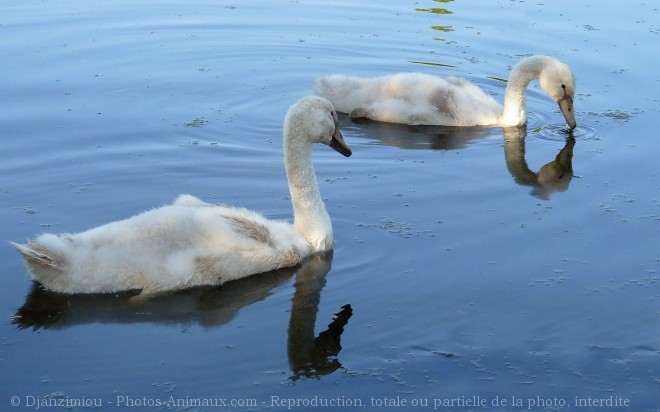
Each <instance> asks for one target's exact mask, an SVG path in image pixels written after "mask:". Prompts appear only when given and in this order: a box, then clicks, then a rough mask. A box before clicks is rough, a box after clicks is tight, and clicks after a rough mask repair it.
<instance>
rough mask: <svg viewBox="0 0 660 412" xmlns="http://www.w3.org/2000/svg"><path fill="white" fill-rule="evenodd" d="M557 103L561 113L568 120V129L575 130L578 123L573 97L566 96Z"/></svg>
mask: <svg viewBox="0 0 660 412" xmlns="http://www.w3.org/2000/svg"><path fill="white" fill-rule="evenodd" d="M557 103H559V110H561V113H562V114H563V115H564V118H565V119H566V126H568V129H569V130H573V129H575V127H576V126H577V123H576V122H575V112H574V111H573V97H571V96H567V95H564V97H562V98H561V99H559V101H558V102H557Z"/></svg>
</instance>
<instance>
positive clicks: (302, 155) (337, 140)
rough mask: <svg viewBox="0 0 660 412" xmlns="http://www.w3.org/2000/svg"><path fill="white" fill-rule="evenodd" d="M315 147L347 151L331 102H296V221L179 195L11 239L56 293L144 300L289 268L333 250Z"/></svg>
mask: <svg viewBox="0 0 660 412" xmlns="http://www.w3.org/2000/svg"><path fill="white" fill-rule="evenodd" d="M313 143H324V144H326V145H329V146H330V147H332V148H333V149H335V150H336V151H337V152H339V153H341V154H342V155H344V156H346V157H348V156H350V155H351V149H350V148H349V147H348V145H347V144H346V142H345V141H344V139H343V137H342V135H341V132H340V130H339V121H338V118H337V114H336V112H335V110H334V108H333V107H332V104H331V103H330V102H329V101H328V100H326V99H324V98H322V97H319V96H307V97H304V98H302V99H300V100H298V101H297V102H296V103H295V104H293V105H292V106H291V107H290V108H289V110H288V111H287V113H286V117H285V119H284V164H285V169H286V175H287V179H288V182H289V190H290V193H291V202H292V205H293V215H294V219H293V224H291V223H289V222H284V221H275V220H268V219H266V218H265V217H263V216H262V215H260V214H258V213H256V212H253V211H250V210H247V209H244V208H238V207H232V206H226V205H213V204H209V203H206V202H203V201H202V200H200V199H198V198H196V197H194V196H191V195H185V194H184V195H180V196H179V197H178V198H177V199H176V200H175V202H174V203H173V204H171V205H166V206H162V207H159V208H156V209H152V210H149V211H146V212H143V213H141V214H138V215H136V216H133V217H131V218H128V219H126V220H121V221H116V222H111V223H108V224H105V225H102V226H99V227H96V228H93V229H90V230H87V231H85V232H81V233H77V234H60V235H55V234H51V233H46V234H42V235H40V236H38V237H37V238H35V239H34V240H31V241H29V242H28V243H27V244H23V245H22V244H18V243H14V242H10V243H11V245H12V246H14V247H15V248H16V249H17V250H18V251H19V252H20V253H21V255H22V256H23V258H24V260H25V262H26V264H27V267H28V270H29V273H30V274H31V276H32V278H33V279H35V280H37V281H38V282H39V283H41V284H42V285H43V286H44V287H45V288H46V289H50V290H53V291H56V292H62V293H107V292H117V291H122V290H134V289H140V290H141V292H140V295H139V296H150V295H149V294H153V293H158V292H163V291H168V290H174V289H183V288H187V287H191V286H197V285H216V284H222V283H224V282H227V281H231V280H234V279H239V278H242V277H246V276H249V275H253V274H257V273H263V272H267V271H271V270H275V269H279V268H284V267H290V266H295V265H297V264H298V263H300V262H301V261H302V260H303V259H304V258H305V257H307V256H309V255H312V254H314V253H316V252H321V251H328V250H331V249H332V248H333V245H334V241H333V236H332V225H331V223H330V217H329V216H328V212H327V211H326V208H325V205H324V204H323V200H322V199H321V195H320V193H319V188H318V184H317V181H316V175H315V173H314V167H313V165H312V144H313Z"/></svg>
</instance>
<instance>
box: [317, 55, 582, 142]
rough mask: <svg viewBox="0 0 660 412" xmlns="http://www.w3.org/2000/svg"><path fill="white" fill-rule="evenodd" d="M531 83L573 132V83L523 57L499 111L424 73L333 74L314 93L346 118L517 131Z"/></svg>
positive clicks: (486, 99)
mask: <svg viewBox="0 0 660 412" xmlns="http://www.w3.org/2000/svg"><path fill="white" fill-rule="evenodd" d="M535 79H538V80H539V83H540V84H541V88H542V89H543V90H544V91H545V92H546V93H547V94H548V96H550V98H551V99H552V100H554V101H555V102H556V103H557V104H559V108H560V109H561V112H562V114H563V115H564V118H565V119H566V124H567V126H568V127H569V128H570V129H574V128H575V127H576V122H575V115H574V113H573V97H574V95H575V78H574V76H573V73H572V71H571V69H570V68H569V67H568V66H567V65H566V64H564V63H562V62H560V61H559V60H557V59H555V58H553V57H548V56H531V57H527V58H524V59H523V60H521V61H520V62H519V63H518V64H517V65H516V66H514V68H513V69H512V70H511V74H510V77H509V81H508V83H507V87H506V91H505V93H504V105H501V104H499V103H498V102H497V101H495V99H493V98H492V97H491V96H489V95H487V94H486V93H484V92H483V91H482V90H481V89H480V88H479V87H477V86H476V85H474V84H473V83H470V82H469V81H467V80H465V79H461V78H457V77H447V78H440V77H436V76H432V75H429V74H423V73H398V74H393V75H387V76H381V77H375V78H361V77H354V76H345V75H338V74H335V75H330V76H326V77H322V78H320V79H318V80H317V81H316V84H315V90H316V93H317V94H318V95H320V96H323V97H325V98H327V99H328V100H330V101H331V102H332V104H333V105H334V107H335V108H336V109H337V110H338V111H340V112H344V113H349V114H350V116H351V118H368V119H371V120H376V121H381V122H388V123H400V124H410V125H442V126H493V125H498V126H521V125H523V124H525V123H526V122H527V109H526V107H525V91H526V89H527V86H528V84H529V83H530V82H531V81H532V80H535Z"/></svg>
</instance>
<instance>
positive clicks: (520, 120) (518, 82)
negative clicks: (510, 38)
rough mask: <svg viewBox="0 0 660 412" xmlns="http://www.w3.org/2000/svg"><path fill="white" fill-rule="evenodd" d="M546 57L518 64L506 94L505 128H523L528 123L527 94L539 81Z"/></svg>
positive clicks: (529, 59)
mask: <svg viewBox="0 0 660 412" xmlns="http://www.w3.org/2000/svg"><path fill="white" fill-rule="evenodd" d="M544 63H545V62H544V57H542V56H534V57H531V58H527V59H524V60H522V61H521V62H520V63H518V64H517V65H516V66H515V67H514V68H513V70H511V75H510V76H509V81H508V83H507V86H506V91H505V92H504V110H503V112H502V120H501V124H502V125H503V126H521V125H523V124H525V123H527V107H526V103H525V92H526V90H527V86H528V85H529V83H530V82H531V81H532V80H535V79H538V78H539V76H540V75H541V70H542V68H543V65H544Z"/></svg>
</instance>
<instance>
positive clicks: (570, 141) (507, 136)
mask: <svg viewBox="0 0 660 412" xmlns="http://www.w3.org/2000/svg"><path fill="white" fill-rule="evenodd" d="M526 133H527V132H526V130H525V129H524V128H507V129H504V158H505V159H506V167H507V169H508V170H509V173H511V176H513V178H514V180H515V182H516V183H518V184H520V185H524V186H531V187H532V192H531V194H532V195H533V196H536V197H539V198H541V199H545V200H547V199H549V198H550V194H551V193H553V192H564V191H566V190H567V189H568V186H569V185H570V183H571V180H572V179H573V148H574V147H575V138H574V137H573V134H572V133H569V135H568V138H567V139H566V143H565V144H564V147H563V148H562V149H561V150H560V151H559V153H558V154H557V155H556V156H555V158H554V159H553V160H552V161H550V162H548V163H546V164H545V165H543V166H541V168H540V169H539V171H538V172H533V171H532V170H531V169H530V168H529V166H528V165H527V161H526V160H525V135H526Z"/></svg>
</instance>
